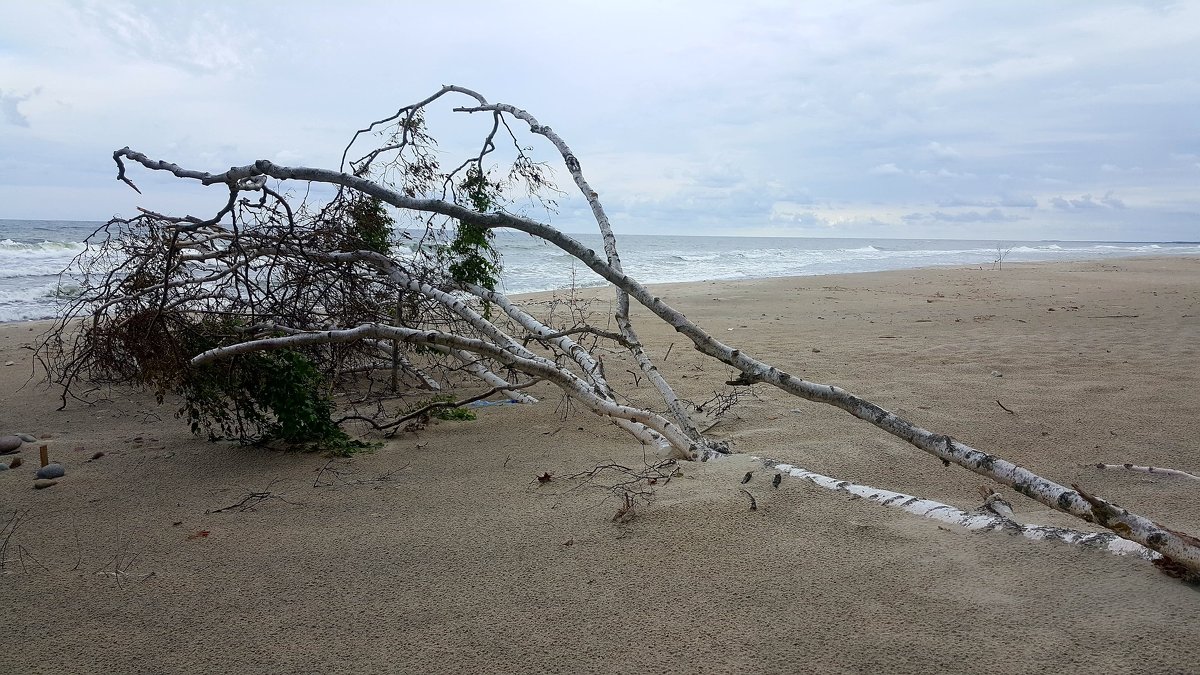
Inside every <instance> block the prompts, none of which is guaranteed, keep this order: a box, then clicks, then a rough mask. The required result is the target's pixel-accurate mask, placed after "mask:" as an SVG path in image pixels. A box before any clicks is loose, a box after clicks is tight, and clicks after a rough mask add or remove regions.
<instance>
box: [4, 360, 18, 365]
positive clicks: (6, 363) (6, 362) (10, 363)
mask: <svg viewBox="0 0 1200 675" xmlns="http://www.w3.org/2000/svg"><path fill="white" fill-rule="evenodd" d="M4 365H6V366H15V365H17V362H16V361H5V362H4Z"/></svg>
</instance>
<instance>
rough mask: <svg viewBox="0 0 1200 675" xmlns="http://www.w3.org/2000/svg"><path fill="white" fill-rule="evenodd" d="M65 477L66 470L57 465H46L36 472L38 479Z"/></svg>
mask: <svg viewBox="0 0 1200 675" xmlns="http://www.w3.org/2000/svg"><path fill="white" fill-rule="evenodd" d="M65 475H67V470H66V469H64V468H63V465H62V464H58V463H53V464H47V465H46V466H43V467H42V468H40V469H38V471H37V477H38V478H62V477H63V476H65Z"/></svg>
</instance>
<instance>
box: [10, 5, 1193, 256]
mask: <svg viewBox="0 0 1200 675" xmlns="http://www.w3.org/2000/svg"><path fill="white" fill-rule="evenodd" d="M0 17H3V21H2V22H0V218H16V219H50V220H56V219H57V220H105V219H107V218H109V217H111V216H113V215H130V214H132V213H134V212H135V209H136V207H139V206H142V207H145V208H150V209H153V210H156V211H169V212H172V213H182V212H187V213H192V214H194V215H204V216H208V215H211V214H212V213H214V212H215V211H216V210H217V209H219V208H220V206H221V205H222V204H223V202H224V196H223V195H222V194H221V193H222V192H223V189H222V188H220V187H217V188H203V187H200V186H198V185H196V184H194V183H191V184H185V183H183V182H180V181H176V180H173V179H172V180H168V179H167V178H165V177H162V176H153V175H149V173H148V172H145V171H141V172H136V173H135V174H134V175H133V178H134V180H135V181H136V182H137V183H138V185H139V187H141V188H142V190H143V192H144V193H145V194H143V195H138V194H136V193H134V192H133V191H132V190H130V189H129V188H128V187H126V186H124V185H122V184H121V183H119V182H117V181H116V180H115V175H116V174H115V166H114V164H113V162H112V159H111V155H112V151H113V150H115V149H117V148H121V147H123V146H126V145H128V146H130V147H132V148H133V149H135V150H140V151H142V152H145V153H146V154H148V155H150V156H152V157H156V158H161V159H166V160H169V161H172V162H176V163H178V164H181V165H183V166H186V167H189V168H194V169H200V170H206V171H221V170H224V169H226V168H228V167H230V166H235V165H243V164H248V163H250V162H252V161H254V160H255V159H259V158H266V159H271V160H273V161H276V162H278V163H283V164H289V165H305V166H322V167H329V168H336V167H337V164H338V161H339V158H340V154H341V150H342V148H343V147H344V146H345V144H346V142H347V140H348V139H349V137H350V135H351V134H352V133H353V132H354V130H355V129H357V128H359V127H361V126H363V125H364V123H367V122H369V121H371V120H374V119H378V118H380V117H384V116H386V115H388V114H390V113H392V112H393V111H395V110H396V109H397V108H398V107H400V106H402V105H405V104H407V103H411V102H414V101H417V100H420V99H422V98H424V97H425V96H427V95H429V94H431V93H433V92H434V91H436V90H437V89H438V88H439V87H440V86H441V85H442V84H458V85H462V86H466V87H470V88H472V89H475V90H477V91H479V92H480V93H482V94H483V95H484V96H486V97H487V98H488V100H489V101H492V102H504V103H511V104H513V105H516V106H518V107H521V108H524V109H526V110H528V111H529V112H531V113H532V114H533V115H535V116H536V117H538V119H539V120H540V121H541V122H542V123H543V124H547V125H549V126H551V127H553V128H554V130H555V131H557V132H558V133H559V134H561V135H562V136H563V138H564V139H566V141H567V142H568V143H569V144H570V145H571V146H572V148H573V149H574V151H575V153H576V155H577V156H578V157H579V159H580V161H581V164H582V166H583V170H584V172H585V174H586V175H587V177H588V179H589V181H590V182H591V184H592V186H593V188H595V189H596V190H597V192H599V194H600V198H601V200H602V201H603V202H604V204H605V207H606V209H607V210H608V212H609V215H610V217H611V219H612V222H613V225H614V229H615V230H616V231H617V232H618V233H622V232H624V233H656V234H671V233H676V234H711V235H777V236H815V237H912V238H970V239H994V240H997V241H1003V240H1025V239H1075V240H1120V241H1171V240H1197V239H1200V114H1198V113H1200V74H1198V73H1200V69H1198V68H1197V67H1196V64H1198V63H1200V3H1197V2H1179V3H1173V2H1153V1H1146V2H1108V1H1104V0H1095V1H1091V2H1056V3H1046V2H1044V1H1038V2H1025V1H1021V0H1015V1H1009V2H989V3H981V2H940V1H929V2H921V1H909V2H904V1H897V2H870V1H862V2H858V1H854V0H850V1H846V2H755V1H749V0H739V2H729V1H728V0H724V1H721V2H706V1H700V0H690V1H680V2H654V1H653V0H641V1H639V2H624V1H622V0H610V1H606V2H571V1H570V0H552V1H548V2H502V1H495V2H456V1H454V0H445V1H444V2H439V3H433V2H427V1H412V2H401V1H395V2H369V1H361V2H339V3H333V2H303V1H298V0H288V1H287V2H276V3H266V2H245V1H240V2H231V1H227V0H209V1H207V2H203V3H201V2H190V1H189V2H172V1H170V0H157V1H153V2H150V1H146V2H122V1H120V0H102V1H96V2H93V1H90V0H80V1H67V0H38V1H37V2H30V1H29V0H0ZM450 107H451V106H449V105H447V106H444V107H440V108H438V109H437V114H436V115H431V125H433V126H432V128H433V129H434V131H435V132H438V130H439V129H440V130H441V132H440V133H444V134H445V136H441V137H440V139H441V140H442V147H443V148H445V149H447V151H448V152H449V150H450V149H453V148H455V147H460V146H461V147H467V145H466V144H467V143H469V142H470V141H472V140H474V139H477V138H479V137H481V135H482V134H483V133H486V128H487V124H486V120H485V119H478V116H476V119H471V120H461V119H457V118H460V117H462V115H461V114H460V115H457V116H455V115H454V113H451V112H450V111H449V108H450ZM439 116H441V117H439ZM443 117H444V118H445V121H443V119H442V118H443ZM439 125H440V126H439ZM539 141H540V139H532V140H530V141H529V142H530V143H531V144H532V145H535V146H537V147H538V152H542V153H545V154H544V156H545V157H550V154H549V153H548V151H547V147H546V144H545V142H544V141H541V142H539ZM558 182H559V184H560V185H563V184H569V177H568V176H567V175H566V173H565V171H561V172H560V173H559V174H558ZM540 217H541V218H542V219H544V220H549V221H550V222H551V223H552V224H554V225H555V226H557V227H559V228H560V229H562V230H565V231H568V232H582V231H588V230H589V229H592V228H594V224H593V223H592V222H591V221H590V220H589V213H588V211H587V210H586V207H585V205H584V204H583V202H582V200H580V199H579V198H575V197H569V198H565V199H562V200H560V202H559V207H558V210H557V211H556V212H555V213H552V214H541V216H540Z"/></svg>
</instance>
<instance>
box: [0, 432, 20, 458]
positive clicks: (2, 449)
mask: <svg viewBox="0 0 1200 675" xmlns="http://www.w3.org/2000/svg"><path fill="white" fill-rule="evenodd" d="M21 443H22V441H21V437H20V436H0V455H7V454H8V453H10V452H16V451H17V448H19V447H21Z"/></svg>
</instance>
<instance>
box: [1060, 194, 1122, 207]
mask: <svg viewBox="0 0 1200 675" xmlns="http://www.w3.org/2000/svg"><path fill="white" fill-rule="evenodd" d="M1050 205H1051V206H1053V207H1054V208H1056V209H1062V210H1064V211H1069V210H1071V209H1104V208H1108V209H1125V208H1128V207H1127V206H1126V204H1125V202H1124V201H1122V200H1121V199H1119V198H1117V197H1116V196H1114V195H1113V193H1112V192H1111V191H1110V192H1107V193H1105V195H1104V196H1103V197H1101V198H1100V199H1096V198H1095V197H1093V196H1092V195H1091V194H1084V195H1080V196H1079V197H1077V198H1075V199H1069V198H1066V197H1052V198H1051V199H1050Z"/></svg>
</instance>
